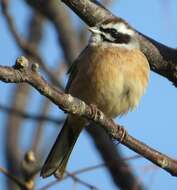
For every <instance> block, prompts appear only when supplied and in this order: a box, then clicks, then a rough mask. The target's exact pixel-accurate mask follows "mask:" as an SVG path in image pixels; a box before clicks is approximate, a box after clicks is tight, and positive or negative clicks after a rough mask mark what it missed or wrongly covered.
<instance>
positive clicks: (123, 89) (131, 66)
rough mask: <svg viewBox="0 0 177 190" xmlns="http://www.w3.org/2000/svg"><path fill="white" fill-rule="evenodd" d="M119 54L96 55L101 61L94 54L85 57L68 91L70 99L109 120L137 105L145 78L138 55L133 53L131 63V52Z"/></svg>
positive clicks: (142, 59) (144, 63) (145, 68)
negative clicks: (95, 106) (102, 114)
mask: <svg viewBox="0 0 177 190" xmlns="http://www.w3.org/2000/svg"><path fill="white" fill-rule="evenodd" d="M100 51H101V49H100ZM107 51H110V49H107ZM121 51H123V50H119V52H120V53H119V54H118V53H117V56H109V57H106V56H108V54H107V53H106V52H105V51H104V50H103V52H101V53H100V55H99V56H101V57H99V56H97V54H96V55H95V56H94V55H93V54H91V55H92V56H91V55H90V56H88V60H85V59H84V61H85V62H84V61H83V64H80V65H79V66H80V67H79V69H78V73H77V76H76V77H75V79H74V81H73V82H72V84H71V87H70V89H69V93H71V94H72V95H73V96H76V97H78V98H80V99H82V100H83V101H85V102H86V103H87V104H95V105H97V107H98V108H99V109H101V110H102V111H103V112H104V113H105V114H106V115H107V116H108V117H112V118H113V117H116V116H118V115H122V114H124V113H126V112H127V111H128V110H129V109H130V110H132V109H133V108H134V107H136V106H137V105H138V103H139V100H140V98H141V96H142V95H143V93H144V90H145V88H146V86H147V82H148V76H149V66H148V62H147V60H146V58H145V57H144V55H143V54H141V52H139V51H136V50H134V51H135V53H136V56H138V57H137V59H135V58H136V57H135V58H134V55H135V53H134V51H133V50H132V51H130V52H129V51H125V52H124V54H121ZM96 53H98V52H96ZM125 53H126V55H125ZM111 55H114V54H111ZM122 55H124V56H122ZM110 59H111V60H110ZM107 60H110V61H109V62H107ZM120 60H121V61H120ZM135 60H137V61H135Z"/></svg>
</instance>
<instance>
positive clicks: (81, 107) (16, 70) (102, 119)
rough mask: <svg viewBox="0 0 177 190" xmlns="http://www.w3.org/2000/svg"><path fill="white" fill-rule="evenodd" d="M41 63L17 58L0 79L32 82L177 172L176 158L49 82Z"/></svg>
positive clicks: (65, 106)
mask: <svg viewBox="0 0 177 190" xmlns="http://www.w3.org/2000/svg"><path fill="white" fill-rule="evenodd" d="M38 69H39V66H38V64H36V63H33V64H30V63H29V62H28V60H27V59H26V58H25V57H20V58H18V59H17V61H16V64H15V65H14V66H13V67H12V68H11V67H3V66H0V80H2V81H4V82H7V83H22V82H26V83H28V84H30V85H31V86H33V87H34V88H35V89H36V90H38V92H40V93H41V94H42V95H44V96H46V97H48V98H49V99H50V100H51V101H52V102H53V103H54V104H56V105H57V106H59V107H60V109H62V110H63V111H65V112H68V113H71V114H75V115H78V116H80V117H85V118H87V119H89V120H92V121H94V122H95V123H97V124H99V125H101V126H102V127H103V128H104V129H105V130H106V132H107V133H108V134H109V135H110V136H111V137H112V138H113V139H116V140H118V141H120V140H121V143H122V144H124V145H125V146H127V147H128V148H130V149H131V150H133V151H135V152H137V153H138V154H141V155H142V156H143V157H145V158H147V159H148V160H150V161H151V162H153V163H154V164H156V165H157V166H159V167H161V168H163V169H164V170H166V171H167V172H169V173H170V174H171V175H173V176H177V161H176V160H174V159H172V158H170V157H168V156H166V155H164V154H162V153H160V152H158V151H156V150H154V149H152V148H150V147H149V146H147V145H146V144H144V143H142V142H140V141H139V140H137V139H135V138H133V137H132V136H131V135H129V134H128V133H126V134H125V136H124V138H123V139H122V136H123V134H124V131H125V130H124V128H123V127H122V126H120V125H116V124H115V123H114V122H113V121H112V120H111V119H108V118H107V117H106V116H105V115H104V114H103V113H102V112H101V111H100V110H98V109H93V107H92V106H89V105H87V104H85V103H84V102H83V101H81V100H79V99H78V98H74V97H72V96H71V95H70V94H65V93H64V92H62V91H60V90H59V89H57V88H56V87H54V86H52V85H49V84H48V83H47V82H46V81H45V80H44V78H43V77H42V76H41V75H40V74H39V73H38Z"/></svg>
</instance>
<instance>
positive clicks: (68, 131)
mask: <svg viewBox="0 0 177 190" xmlns="http://www.w3.org/2000/svg"><path fill="white" fill-rule="evenodd" d="M70 118H73V117H68V118H67V119H66V121H65V123H64V126H63V128H62V130H61V131H60V134H59V135H58V137H57V139H56V141H55V144H54V145H53V147H52V149H51V151H50V153H49V155H48V157H47V159H46V161H45V163H44V165H43V167H42V170H41V173H40V175H41V176H42V177H43V178H45V177H48V176H50V175H52V174H55V172H56V171H57V176H58V174H59V176H60V177H61V178H62V177H63V175H64V172H65V168H66V165H67V162H68V159H69V156H70V154H71V152H72V150H73V147H74V145H75V143H76V141H77V138H78V137H79V134H80V132H81V130H82V126H81V125H83V124H81V123H82V122H81V121H79V120H77V122H74V121H76V120H75V119H74V120H73V119H70ZM71 125H72V126H71ZM76 125H77V126H76ZM78 125H79V126H78Z"/></svg>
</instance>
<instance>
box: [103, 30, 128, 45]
mask: <svg viewBox="0 0 177 190" xmlns="http://www.w3.org/2000/svg"><path fill="white" fill-rule="evenodd" d="M100 31H102V32H104V33H105V35H104V34H101V36H102V39H103V40H104V41H107V42H112V43H120V44H122V43H124V44H128V43H129V42H130V40H131V37H130V35H128V34H123V33H120V32H118V31H117V30H116V29H114V28H102V27H100ZM106 33H108V34H110V35H111V37H112V38H113V40H112V39H109V38H107V37H106Z"/></svg>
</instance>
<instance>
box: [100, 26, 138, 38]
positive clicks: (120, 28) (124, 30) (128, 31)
mask: <svg viewBox="0 0 177 190" xmlns="http://www.w3.org/2000/svg"><path fill="white" fill-rule="evenodd" d="M102 27H103V28H104V29H106V28H114V29H116V30H117V31H118V32H120V33H122V34H128V35H130V36H133V35H134V34H135V32H134V31H133V30H131V29H129V28H127V26H126V25H125V24H124V23H117V24H112V23H109V24H107V25H105V26H102Z"/></svg>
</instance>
